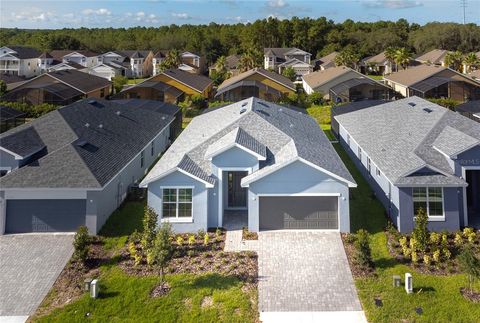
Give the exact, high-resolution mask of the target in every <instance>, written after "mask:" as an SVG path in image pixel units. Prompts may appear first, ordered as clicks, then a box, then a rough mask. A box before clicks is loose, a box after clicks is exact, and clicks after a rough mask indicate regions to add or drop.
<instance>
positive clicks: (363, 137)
mask: <svg viewBox="0 0 480 323" xmlns="http://www.w3.org/2000/svg"><path fill="white" fill-rule="evenodd" d="M358 107H359V108H358V109H357V110H356V111H354V110H355V109H352V106H347V107H346V108H345V110H344V111H345V113H344V114H341V113H342V108H343V107H342V106H340V107H338V108H336V109H335V113H336V114H337V115H336V116H335V117H334V119H335V121H336V123H338V126H337V127H336V128H335V129H336V132H337V135H338V136H339V138H340V141H341V143H342V145H343V146H344V147H345V148H346V149H347V151H348V152H349V154H350V155H351V157H352V159H353V160H354V162H355V163H356V165H357V167H358V168H359V169H360V171H361V172H362V173H363V175H364V177H365V178H366V179H367V180H368V181H369V183H370V185H371V186H372V188H373V189H374V191H375V193H376V196H377V197H378V198H379V200H380V201H381V202H382V203H383V204H384V206H385V208H386V210H387V212H388V214H389V215H390V217H391V219H392V221H393V223H394V224H395V225H396V226H397V228H398V229H399V231H401V232H410V231H412V229H413V227H414V216H415V214H417V211H418V209H419V208H420V207H422V208H423V209H425V210H426V211H427V214H428V216H429V217H428V218H429V229H431V230H435V231H441V230H444V229H445V230H458V229H460V228H461V227H464V226H479V225H480V124H479V123H477V122H474V121H472V120H470V119H468V118H466V117H464V116H462V115H460V114H458V113H454V112H452V111H449V110H448V109H445V108H443V107H441V106H439V105H436V104H433V103H431V102H429V101H426V100H424V99H421V98H418V97H410V98H406V99H402V100H398V101H393V102H390V103H384V104H380V105H376V106H373V107H366V108H365V107H362V106H358Z"/></svg>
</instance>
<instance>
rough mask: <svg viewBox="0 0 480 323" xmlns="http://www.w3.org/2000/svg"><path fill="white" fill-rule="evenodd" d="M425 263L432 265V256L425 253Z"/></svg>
mask: <svg viewBox="0 0 480 323" xmlns="http://www.w3.org/2000/svg"><path fill="white" fill-rule="evenodd" d="M423 263H424V264H425V265H427V266H430V264H431V263H432V258H431V257H430V256H429V255H423Z"/></svg>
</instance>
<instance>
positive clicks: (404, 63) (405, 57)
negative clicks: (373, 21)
mask: <svg viewBox="0 0 480 323" xmlns="http://www.w3.org/2000/svg"><path fill="white" fill-rule="evenodd" d="M411 56H412V55H411V54H410V52H409V51H408V49H406V48H405V47H402V48H398V49H397V50H396V51H395V64H397V66H401V67H402V68H403V69H404V70H405V69H407V67H408V64H409V63H410V60H411V59H412V57H411Z"/></svg>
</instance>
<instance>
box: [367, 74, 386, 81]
mask: <svg viewBox="0 0 480 323" xmlns="http://www.w3.org/2000/svg"><path fill="white" fill-rule="evenodd" d="M367 76H368V77H369V78H372V79H374V80H377V81H381V80H383V75H367Z"/></svg>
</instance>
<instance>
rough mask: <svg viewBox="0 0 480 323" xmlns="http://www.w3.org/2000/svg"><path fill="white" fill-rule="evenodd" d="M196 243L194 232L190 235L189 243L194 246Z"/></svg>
mask: <svg viewBox="0 0 480 323" xmlns="http://www.w3.org/2000/svg"><path fill="white" fill-rule="evenodd" d="M194 244H195V236H194V235H193V234H192V235H190V236H189V237H188V245H189V246H193V245H194Z"/></svg>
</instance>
